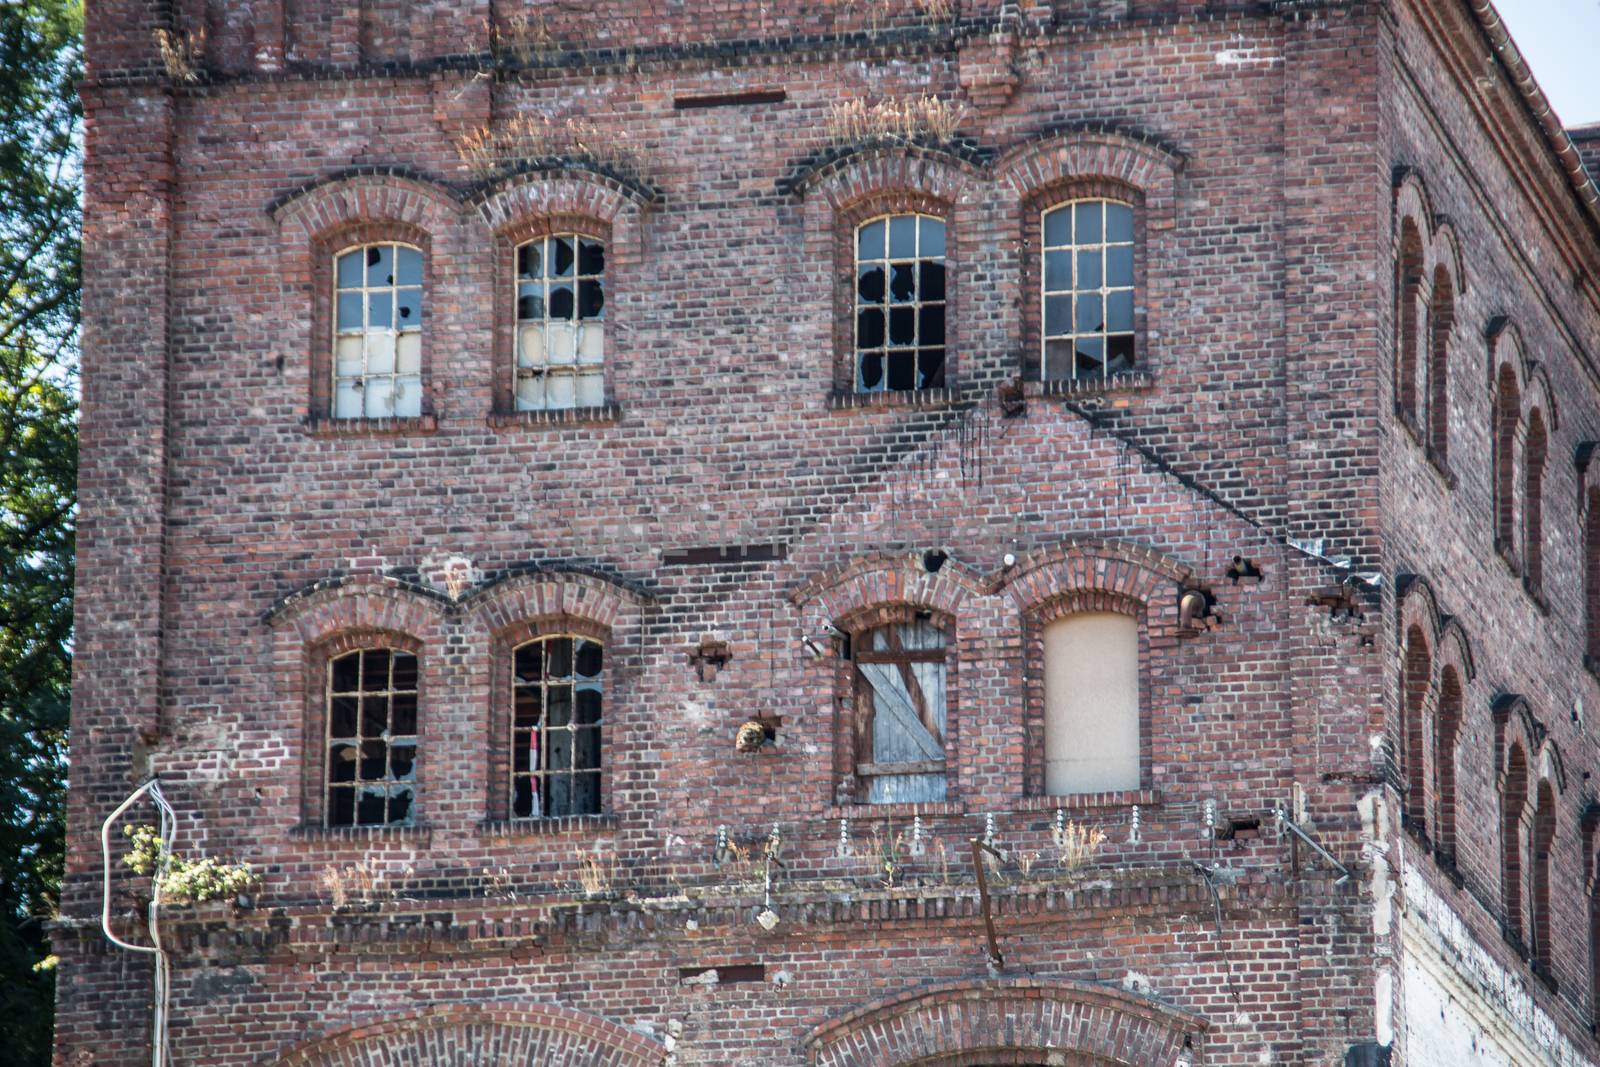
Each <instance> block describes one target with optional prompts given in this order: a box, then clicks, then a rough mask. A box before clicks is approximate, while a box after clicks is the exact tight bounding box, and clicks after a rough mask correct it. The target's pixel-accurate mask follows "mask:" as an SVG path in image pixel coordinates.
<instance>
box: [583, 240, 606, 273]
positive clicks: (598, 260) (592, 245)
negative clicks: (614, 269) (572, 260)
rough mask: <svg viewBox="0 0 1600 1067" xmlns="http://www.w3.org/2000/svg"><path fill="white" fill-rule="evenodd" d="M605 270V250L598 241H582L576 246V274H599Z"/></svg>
mask: <svg viewBox="0 0 1600 1067" xmlns="http://www.w3.org/2000/svg"><path fill="white" fill-rule="evenodd" d="M605 269H606V248H605V245H603V244H601V243H600V242H599V241H590V240H582V241H580V242H579V244H578V273H579V274H585V275H589V274H599V273H601V272H602V271H604V270H605Z"/></svg>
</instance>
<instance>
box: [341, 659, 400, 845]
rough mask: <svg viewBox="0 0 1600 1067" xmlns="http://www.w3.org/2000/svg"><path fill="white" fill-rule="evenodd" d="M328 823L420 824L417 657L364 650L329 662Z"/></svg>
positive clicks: (354, 824) (369, 824)
mask: <svg viewBox="0 0 1600 1067" xmlns="http://www.w3.org/2000/svg"><path fill="white" fill-rule="evenodd" d="M327 670H328V673H327V684H326V696H327V702H328V703H327V724H328V735H327V739H326V746H327V748H326V750H327V776H326V778H327V789H328V793H327V805H326V808H325V810H326V812H327V824H328V825H329V826H384V825H393V824H402V825H404V824H409V823H411V822H414V821H415V819H416V781H417V657H416V656H414V655H412V654H411V653H410V652H404V651H401V650H399V649H394V648H363V649H357V650H355V651H353V652H346V653H344V654H343V655H340V656H335V657H333V658H331V659H330V660H328V667H327Z"/></svg>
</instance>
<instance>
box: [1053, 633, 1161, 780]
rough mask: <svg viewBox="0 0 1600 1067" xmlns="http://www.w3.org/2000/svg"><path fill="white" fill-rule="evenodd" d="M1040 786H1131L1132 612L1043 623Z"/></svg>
mask: <svg viewBox="0 0 1600 1067" xmlns="http://www.w3.org/2000/svg"><path fill="white" fill-rule="evenodd" d="M1044 705H1045V715H1044V791H1045V793H1047V794H1049V795H1064V794H1069V793H1106V792H1116V791H1120V790H1127V789H1138V788H1139V753H1140V741H1139V620H1138V619H1136V618H1134V617H1133V616H1132V615H1124V614H1122V613H1120V612H1115V611H1083V612H1075V613H1073V614H1071V615H1064V616H1062V617H1061V618H1059V619H1056V620H1054V621H1053V622H1051V623H1049V624H1047V625H1046V626H1045V628H1044Z"/></svg>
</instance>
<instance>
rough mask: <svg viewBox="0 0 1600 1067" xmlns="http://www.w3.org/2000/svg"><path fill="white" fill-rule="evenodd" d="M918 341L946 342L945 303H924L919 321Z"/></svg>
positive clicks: (938, 343)
mask: <svg viewBox="0 0 1600 1067" xmlns="http://www.w3.org/2000/svg"><path fill="white" fill-rule="evenodd" d="M917 343H918V344H920V345H924V346H927V345H942V344H944V305H943V304H924V305H923V306H922V314H921V316H920V318H919V321H918V323H917Z"/></svg>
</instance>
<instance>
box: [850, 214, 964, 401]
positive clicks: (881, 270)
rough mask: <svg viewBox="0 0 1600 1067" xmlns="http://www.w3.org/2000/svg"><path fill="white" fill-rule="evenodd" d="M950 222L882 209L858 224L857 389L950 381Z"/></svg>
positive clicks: (896, 388)
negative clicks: (947, 259) (947, 323)
mask: <svg viewBox="0 0 1600 1067" xmlns="http://www.w3.org/2000/svg"><path fill="white" fill-rule="evenodd" d="M944 251H945V227H944V221H943V220H942V219H938V218H935V217H933V216H932V215H917V214H908V215H883V216H880V217H878V218H875V219H870V220H868V221H867V222H864V223H862V224H861V225H860V226H859V227H857V229H856V340H855V350H856V390H857V391H858V392H863V393H876V392H882V391H884V390H894V391H906V390H912V389H938V388H942V387H943V386H944V357H945V263H944Z"/></svg>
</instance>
